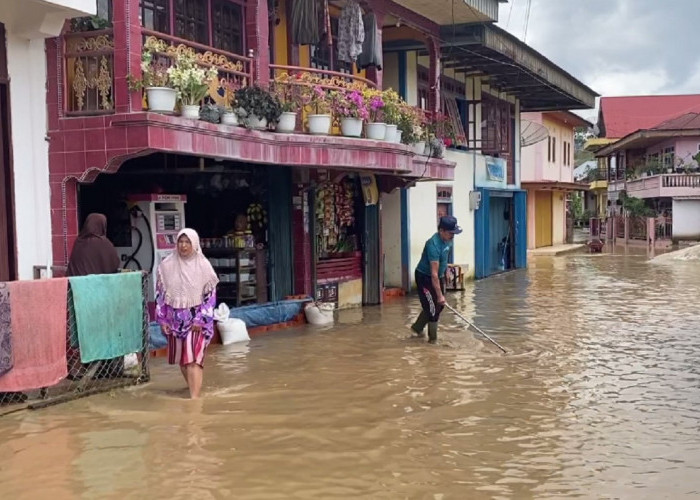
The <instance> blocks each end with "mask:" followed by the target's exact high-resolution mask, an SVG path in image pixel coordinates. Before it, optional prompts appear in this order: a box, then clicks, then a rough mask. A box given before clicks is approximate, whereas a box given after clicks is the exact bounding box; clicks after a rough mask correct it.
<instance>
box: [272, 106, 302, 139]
mask: <svg viewBox="0 0 700 500" xmlns="http://www.w3.org/2000/svg"><path fill="white" fill-rule="evenodd" d="M296 128H297V114H296V113H292V112H289V111H285V112H284V113H282V116H280V119H279V121H278V122H277V127H276V128H275V130H276V131H277V132H281V133H283V134H291V133H292V132H294V129H296Z"/></svg>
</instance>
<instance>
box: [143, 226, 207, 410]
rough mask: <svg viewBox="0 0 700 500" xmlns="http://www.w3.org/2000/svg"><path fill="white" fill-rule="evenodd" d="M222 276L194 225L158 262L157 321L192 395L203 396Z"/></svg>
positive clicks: (170, 357) (171, 357)
mask: <svg viewBox="0 0 700 500" xmlns="http://www.w3.org/2000/svg"><path fill="white" fill-rule="evenodd" d="M218 282H219V279H218V277H217V275H216V273H215V272H214V269H213V268H212V267H211V264H210V263H209V261H208V260H207V259H206V258H205V257H204V255H202V249H201V248H200V246H199V236H198V235H197V232H196V231H194V230H193V229H183V230H182V231H180V233H179V234H178V235H177V251H175V252H173V253H172V254H171V255H169V256H168V257H166V258H165V260H163V262H162V263H161V264H160V266H158V281H157V287H156V316H157V321H158V323H159V324H160V326H161V328H162V329H163V333H164V334H165V335H166V337H167V339H168V363H170V364H171V365H174V364H175V363H178V364H179V365H180V370H181V371H182V375H183V377H185V381H186V382H187V386H188V387H189V390H190V397H191V398H192V399H197V398H199V395H200V392H201V390H202V378H203V374H204V368H203V366H204V354H205V352H206V349H207V346H208V345H209V342H211V338H212V336H213V335H214V307H215V305H216V284H217V283H218Z"/></svg>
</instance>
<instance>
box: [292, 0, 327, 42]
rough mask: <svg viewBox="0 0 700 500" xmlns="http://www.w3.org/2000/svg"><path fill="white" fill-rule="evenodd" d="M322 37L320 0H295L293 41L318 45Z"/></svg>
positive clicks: (293, 8) (293, 4)
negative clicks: (320, 30) (319, 13)
mask: <svg viewBox="0 0 700 500" xmlns="http://www.w3.org/2000/svg"><path fill="white" fill-rule="evenodd" d="M320 39H321V37H320V34H319V26H318V0H294V2H293V3H292V43H293V44H295V45H316V44H318V42H319V40H320Z"/></svg>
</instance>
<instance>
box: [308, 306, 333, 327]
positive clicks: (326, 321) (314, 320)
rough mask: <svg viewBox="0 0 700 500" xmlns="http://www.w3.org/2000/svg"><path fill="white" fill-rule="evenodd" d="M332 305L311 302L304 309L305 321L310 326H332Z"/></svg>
mask: <svg viewBox="0 0 700 500" xmlns="http://www.w3.org/2000/svg"><path fill="white" fill-rule="evenodd" d="M334 309H335V305H334V304H330V303H324V302H312V303H310V304H307V305H306V307H304V314H305V315H306V321H308V322H309V323H310V324H312V325H332V324H333V322H334V321H335V318H334V316H333V310H334Z"/></svg>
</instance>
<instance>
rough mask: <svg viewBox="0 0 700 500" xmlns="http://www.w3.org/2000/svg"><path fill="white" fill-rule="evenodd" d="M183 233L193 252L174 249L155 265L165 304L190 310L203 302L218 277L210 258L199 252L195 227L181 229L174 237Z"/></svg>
mask: <svg viewBox="0 0 700 500" xmlns="http://www.w3.org/2000/svg"><path fill="white" fill-rule="evenodd" d="M182 235H185V236H187V237H188V238H189V240H190V242H191V243H192V250H193V252H192V255H190V256H189V257H182V256H181V255H180V252H178V250H177V248H175V251H173V253H171V254H170V255H168V256H167V257H166V258H165V259H164V260H163V262H161V264H160V265H159V266H158V275H159V278H160V281H161V283H162V285H163V291H164V293H165V303H166V304H168V305H170V306H171V307H174V308H175V309H189V308H191V307H196V306H198V305H200V304H202V302H203V300H204V296H205V295H206V294H207V293H209V292H211V291H212V290H213V289H214V288H215V287H216V284H217V283H218V282H219V278H218V276H217V275H216V273H215V272H214V268H213V267H211V264H210V263H209V261H208V260H207V259H206V257H204V255H202V249H201V247H200V246H199V235H198V234H197V232H196V231H195V230H194V229H183V230H182V231H180V232H179V233H178V234H177V239H178V240H179V239H180V236H182Z"/></svg>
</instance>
